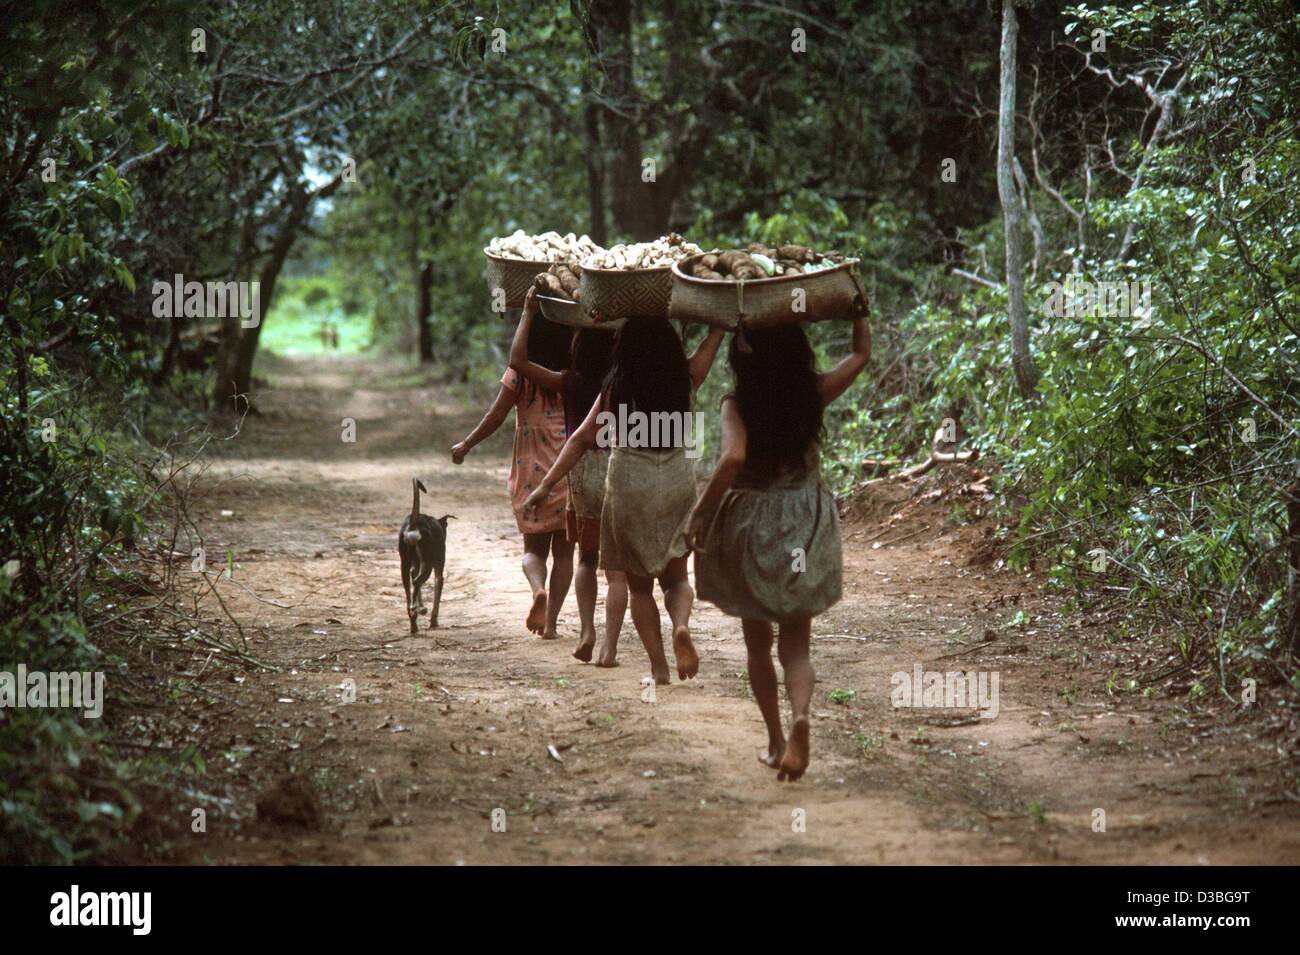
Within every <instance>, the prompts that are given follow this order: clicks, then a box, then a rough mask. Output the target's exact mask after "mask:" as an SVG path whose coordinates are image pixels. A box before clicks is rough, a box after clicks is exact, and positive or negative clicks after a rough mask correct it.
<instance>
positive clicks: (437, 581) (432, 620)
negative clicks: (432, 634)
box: [429, 574, 442, 630]
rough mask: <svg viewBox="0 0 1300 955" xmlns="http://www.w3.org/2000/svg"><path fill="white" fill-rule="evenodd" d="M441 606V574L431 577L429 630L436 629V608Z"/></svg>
mask: <svg viewBox="0 0 1300 955" xmlns="http://www.w3.org/2000/svg"><path fill="white" fill-rule="evenodd" d="M441 604H442V574H434V575H433V609H432V610H430V611H429V629H430V630H437V629H438V607H439V605H441Z"/></svg>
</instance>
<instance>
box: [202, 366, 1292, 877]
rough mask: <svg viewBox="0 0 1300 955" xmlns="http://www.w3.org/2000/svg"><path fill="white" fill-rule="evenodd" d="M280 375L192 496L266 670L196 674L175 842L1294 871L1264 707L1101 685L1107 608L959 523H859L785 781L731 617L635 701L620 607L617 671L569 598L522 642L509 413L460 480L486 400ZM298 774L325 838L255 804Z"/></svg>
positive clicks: (449, 857)
mask: <svg viewBox="0 0 1300 955" xmlns="http://www.w3.org/2000/svg"><path fill="white" fill-rule="evenodd" d="M267 373H268V374H269V376H270V378H271V384H272V387H271V388H270V389H269V390H267V391H264V392H263V393H262V395H261V399H260V401H261V407H262V408H263V409H264V414H263V415H262V416H260V417H258V418H256V419H252V420H250V421H249V422H247V423H246V426H245V428H244V431H243V433H242V434H241V435H240V436H239V437H238V438H236V439H234V440H233V441H230V442H227V443H226V444H225V445H223V447H222V449H221V450H220V452H219V456H218V457H217V458H216V460H215V461H214V463H213V465H212V467H211V468H210V470H209V472H208V475H207V480H206V482H205V483H206V489H207V497H206V498H205V500H204V502H203V504H202V513H203V517H204V520H205V528H206V533H207V538H208V550H209V553H218V552H221V553H224V552H225V550H226V549H227V548H229V549H230V551H231V552H232V553H233V559H234V580H233V581H223V582H222V583H221V584H220V592H221V594H222V596H223V598H224V599H225V601H226V603H227V605H228V606H229V607H230V609H231V611H232V612H233V613H234V614H235V615H236V616H237V617H238V618H239V619H240V620H241V622H242V623H243V625H244V628H245V632H246V633H247V634H248V636H249V638H250V652H251V653H253V654H254V655H255V656H257V657H258V658H260V659H262V660H264V661H266V662H267V663H269V664H272V665H273V666H275V667H276V670H275V671H273V672H268V671H264V670H258V669H256V668H252V667H249V668H246V669H243V670H240V671H238V672H232V671H230V670H222V671H218V670H216V669H215V668H213V669H212V671H211V675H209V676H208V677H206V679H207V681H208V682H207V683H206V684H205V685H206V687H207V689H208V692H209V695H208V697H207V699H206V700H204V701H202V704H201V705H197V706H195V707H193V708H192V709H191V712H190V715H192V717H193V719H194V720H195V725H199V726H203V727H206V729H204V730H203V733H202V735H204V736H205V738H206V739H207V743H206V745H205V747H204V749H205V758H206V763H207V768H206V772H205V774H204V775H203V777H201V780H202V781H201V783H200V784H198V785H199V789H198V790H196V792H195V793H194V794H192V795H193V801H194V803H195V805H205V806H208V807H209V810H208V811H209V816H208V827H207V830H208V831H207V832H206V833H203V834H194V835H192V836H188V837H187V838H184V839H182V840H181V841H180V843H179V844H178V846H177V850H176V852H177V854H178V855H179V856H180V857H183V858H186V859H190V860H195V861H212V862H220V863H226V862H330V863H353V862H356V863H435V864H436V863H459V862H464V863H469V864H479V863H541V862H605V863H622V862H634V863H666V862H682V863H754V862H758V863H762V862H778V863H789V862H807V863H1037V862H1119V861H1128V862H1146V861H1153V862H1184V863H1195V862H1209V863H1226V862H1291V863H1294V862H1297V861H1300V825H1298V820H1300V812H1298V810H1300V806H1297V805H1296V803H1294V802H1292V801H1290V800H1288V799H1287V798H1285V797H1284V796H1279V795H1278V793H1279V789H1278V787H1277V785H1276V781H1277V778H1278V776H1279V773H1281V772H1282V771H1283V769H1285V768H1286V766H1287V765H1288V760H1289V758H1290V756H1291V755H1292V754H1293V749H1289V748H1288V747H1294V740H1293V739H1286V738H1284V737H1285V735H1286V726H1287V723H1286V720H1285V718H1284V717H1285V714H1284V713H1283V710H1282V708H1281V706H1280V704H1279V705H1278V707H1277V709H1278V712H1277V714H1276V715H1275V716H1272V717H1270V718H1269V720H1271V721H1272V723H1278V721H1281V722H1280V723H1278V725H1279V727H1280V729H1279V730H1278V732H1277V733H1275V734H1274V736H1273V737H1270V736H1269V735H1268V732H1264V733H1263V734H1261V733H1260V732H1259V730H1258V727H1259V726H1260V725H1261V721H1260V720H1258V719H1256V720H1254V721H1245V720H1244V718H1243V717H1241V716H1240V715H1234V712H1233V711H1232V710H1231V709H1230V708H1224V707H1219V708H1218V709H1211V710H1208V711H1193V710H1189V709H1188V708H1187V707H1186V706H1184V705H1183V704H1181V703H1177V702H1175V701H1174V700H1172V699H1169V698H1165V697H1159V698H1157V697H1156V696H1151V697H1144V696H1142V695H1141V694H1126V695H1123V696H1113V695H1108V694H1107V692H1106V690H1105V681H1106V679H1107V677H1108V676H1109V675H1110V674H1109V672H1108V671H1107V668H1106V664H1105V663H1104V658H1105V654H1106V653H1107V652H1108V647H1109V644H1107V643H1106V641H1105V640H1104V633H1105V628H1104V627H1089V626H1086V623H1087V620H1086V618H1085V619H1084V621H1083V622H1082V623H1083V624H1085V625H1080V621H1078V620H1074V621H1061V620H1058V619H1057V618H1056V617H1055V616H1054V615H1052V613H1051V606H1050V603H1049V602H1048V601H1046V600H1044V599H1043V598H1042V597H1041V596H1040V595H1039V594H1038V592H1037V588H1036V585H1035V584H1034V583H1033V582H1032V581H1031V580H1028V579H1026V578H1025V577H1023V576H1016V575H1013V574H1010V573H1009V572H1005V571H1003V572H1000V573H993V572H992V571H991V570H989V569H988V568H985V569H978V568H974V567H970V566H966V563H967V561H966V556H965V555H966V553H967V550H968V548H967V547H966V545H967V544H968V543H969V537H970V535H971V534H974V533H977V532H976V531H975V530H974V529H972V528H965V529H962V530H956V529H951V528H950V529H948V530H935V531H927V532H925V533H921V534H918V535H916V536H913V537H911V538H910V539H908V540H906V541H901V542H898V543H895V544H886V545H885V546H878V547H873V546H872V544H873V543H874V544H880V543H881V542H882V541H889V540H892V539H894V538H895V537H896V533H895V532H892V531H891V532H889V533H887V534H884V535H881V534H880V528H879V527H878V526H876V525H869V524H851V523H850V524H846V526H845V534H846V568H845V571H846V579H845V599H844V600H843V601H842V602H841V604H839V605H838V606H837V607H836V608H834V610H833V611H832V612H830V613H829V614H827V615H826V616H825V617H824V618H822V619H820V620H819V621H818V622H817V623H816V625H815V627H814V638H815V639H814V663H815V665H816V668H817V672H818V677H819V683H818V688H817V693H816V695H815V698H814V730H813V732H814V740H813V742H814V761H813V764H812V768H811V771H810V773H809V775H808V776H807V777H806V779H805V780H804V781H803V782H800V783H798V784H795V785H782V784H778V783H777V782H776V781H775V778H774V774H773V773H772V772H771V771H770V770H768V769H766V768H764V767H763V766H761V765H760V764H759V763H758V762H757V760H756V758H755V757H756V754H757V752H758V750H759V747H760V746H761V745H762V743H763V739H764V735H763V731H762V724H761V721H760V719H759V716H758V712H757V709H756V708H755V707H754V705H753V703H752V702H751V700H750V699H749V698H748V688H747V683H746V678H745V673H744V669H745V658H744V648H743V644H742V641H741V639H740V634H739V626H738V624H737V622H736V621H733V620H730V619H728V618H726V617H724V616H722V615H721V614H720V613H718V612H717V611H716V610H714V609H713V608H711V607H709V606H707V605H697V612H696V616H695V618H694V627H693V629H694V631H695V633H696V637H697V641H698V645H699V647H700V649H701V652H702V657H703V663H702V667H701V672H700V678H699V679H698V680H696V681H693V682H692V683H689V684H679V683H674V684H673V685H672V686H670V687H663V688H660V689H659V691H658V693H657V699H656V701H655V702H654V703H652V704H651V703H645V702H642V700H641V691H642V687H641V685H640V682H639V681H640V677H641V676H642V675H643V674H644V673H645V672H646V670H647V667H646V665H645V656H644V653H643V651H642V650H641V647H640V643H639V641H638V640H637V638H636V635H635V632H634V631H633V630H632V627H631V623H630V621H629V622H628V623H627V624H626V625H625V627H624V630H623V637H622V641H621V643H620V650H619V656H620V660H621V662H622V666H620V667H619V668H617V669H614V670H601V669H597V668H595V667H591V666H586V665H582V664H579V663H578V662H577V661H575V660H574V659H572V657H571V656H570V655H569V654H570V652H571V650H572V643H573V638H574V636H575V631H576V608H574V606H573V604H572V596H570V600H569V603H568V604H567V605H566V607H565V611H564V614H563V616H562V618H561V625H562V632H563V634H564V639H562V640H561V641H558V642H543V641H541V640H539V639H537V638H535V637H533V636H532V635H530V634H528V633H526V632H525V630H524V628H523V626H522V622H523V618H524V614H525V611H526V609H527V605H528V601H527V596H528V594H527V588H526V586H525V584H524V581H523V577H522V574H521V573H520V571H519V557H520V549H521V545H520V541H519V538H518V534H517V532H516V530H515V526H514V521H513V518H512V516H511V513H510V509H509V505H508V502H507V499H506V493H505V480H506V474H507V471H508V461H507V455H508V451H509V446H510V431H511V427H510V426H507V427H504V428H503V429H502V430H501V432H500V433H499V434H498V435H497V436H496V437H495V438H494V439H493V440H492V441H490V442H488V443H487V444H486V445H484V446H482V447H481V448H479V449H478V450H477V451H476V452H475V453H474V454H473V455H471V457H470V458H469V460H468V461H467V462H466V463H465V465H463V466H462V467H459V468H457V467H454V466H452V465H451V464H450V462H449V460H448V458H447V453H446V449H447V448H448V447H450V445H451V444H452V443H453V441H454V440H455V439H457V438H459V437H460V436H462V435H463V434H464V433H465V432H466V431H467V430H468V429H469V427H470V426H471V425H472V423H473V422H474V420H476V417H477V412H478V410H479V409H466V408H464V407H462V406H460V405H459V404H457V403H455V402H452V401H450V400H449V399H448V398H447V397H446V396H445V393H444V392H442V391H439V390H435V389H433V388H430V387H427V386H422V385H421V384H420V383H419V382H418V380H416V379H415V378H414V377H412V374H411V373H409V372H407V371H405V370H404V369H403V368H401V367H400V366H398V365H396V364H384V363H381V362H378V361H374V360H368V359H350V360H348V359H331V360H329V361H324V360H305V359H304V360H295V361H283V360H281V361H277V362H275V363H273V364H270V365H269V366H268V372H267ZM344 418H352V419H354V420H355V422H356V441H355V443H346V442H344V441H343V440H342V437H341V436H342V431H343V427H342V420H343V419H344ZM417 474H418V475H420V476H422V477H423V479H424V481H425V483H426V484H427V485H428V487H429V489H430V492H431V494H430V499H429V500H427V502H426V507H427V509H428V510H429V511H430V512H432V513H435V514H441V513H444V512H450V513H453V514H455V515H456V516H457V519H456V520H455V521H453V522H452V523H451V531H450V541H449V545H448V551H449V557H448V571H447V587H446V591H445V593H444V598H443V605H442V623H443V627H442V628H441V629H439V630H437V631H433V632H429V631H427V630H423V629H422V630H421V632H420V633H419V635H418V636H410V635H408V634H407V633H406V630H407V625H406V618H405V613H404V608H403V597H402V588H401V585H400V581H399V577H398V569H397V568H398V564H397V556H396V551H395V537H396V528H397V526H398V523H399V522H400V520H401V518H402V515H403V514H404V513H405V511H406V509H407V507H408V506H409V482H410V478H411V477H412V476H413V475H417ZM223 512H230V513H228V514H223ZM873 537H874V538H875V540H874V541H872V540H871V538H873ZM964 548H966V549H964ZM602 592H603V582H602ZM254 594H255V595H256V596H254ZM209 610H210V611H211V612H212V614H213V615H214V616H215V615H216V614H217V613H218V612H219V608H217V607H216V605H215V603H212V604H211V606H210V607H209ZM600 612H601V611H600V610H599V608H598V616H597V619H598V620H599V619H600ZM1017 615H1019V616H1017ZM1065 626H1073V627H1075V629H1071V630H1064V629H1062V628H1063V627H1065ZM947 654H956V655H954V656H951V657H949V658H948V659H942V657H943V656H944V655H947ZM918 663H919V664H923V665H924V666H925V668H926V669H927V670H948V669H955V668H962V667H972V668H978V669H981V670H985V671H997V672H998V673H999V675H1000V681H1001V682H1000V701H999V702H1000V712H999V715H998V717H997V718H996V719H992V720H977V719H974V720H973V719H971V718H970V715H971V711H970V710H934V709H897V710H896V709H894V708H892V707H891V705H890V690H891V683H890V677H891V675H892V674H893V673H895V672H899V671H901V672H905V673H909V674H910V673H911V672H912V670H913V667H914V665H916V664H918ZM349 684H350V685H353V686H355V690H356V693H355V697H356V698H355V701H354V702H346V701H345V699H346V695H347V693H348V686H349ZM836 691H849V692H836ZM1266 696H1267V694H1261V704H1259V705H1268V703H1267V700H1266V699H1265V697H1266ZM837 701H838V702H837ZM1269 720H1264V721H1262V725H1264V726H1265V727H1266V729H1267V727H1268V726H1269V725H1272V724H1271V723H1270V722H1269ZM1247 723H1249V727H1250V728H1249V730H1248V728H1247ZM1247 738H1248V739H1249V741H1250V745H1245V744H1243V742H1242V741H1243V740H1244V739H1247ZM548 747H554V749H555V754H554V755H552V754H551V753H550V752H549V751H548ZM1270 754H1271V755H1270ZM555 756H558V759H557V758H555ZM288 770H292V771H294V772H296V773H298V774H299V775H300V776H302V777H305V778H306V779H307V780H309V781H310V783H311V784H312V787H313V788H314V789H315V791H317V792H318V793H319V794H320V800H321V806H322V808H323V811H324V823H323V825H322V826H321V827H319V828H310V827H308V828H301V829H299V828H294V827H290V826H285V825H278V824H273V823H270V822H268V821H267V820H265V819H259V818H258V813H257V811H256V809H255V804H256V799H257V796H258V794H259V793H263V792H265V791H266V790H267V789H268V787H270V786H271V784H272V782H273V781H274V780H275V779H277V778H279V777H281V776H282V775H283V774H284V773H285V772H286V771H288ZM1292 785H1293V784H1292ZM497 809H501V810H504V813H505V821H506V825H505V829H506V831H505V832H495V831H493V825H492V815H493V811H494V810H497ZM1096 809H1104V810H1105V813H1106V831H1105V832H1104V833H1097V832H1094V831H1093V827H1092V820H1093V814H1094V810H1096ZM177 811H178V812H188V809H187V808H186V807H183V806H181V807H177ZM187 818H188V817H187ZM801 821H802V823H803V824H802V826H801V825H799V823H800V822H801ZM796 830H801V831H796Z"/></svg>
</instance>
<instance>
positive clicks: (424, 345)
mask: <svg viewBox="0 0 1300 955" xmlns="http://www.w3.org/2000/svg"><path fill="white" fill-rule="evenodd" d="M432 294H433V263H432V262H425V263H424V265H423V266H422V267H421V269H420V271H419V274H418V275H417V276H416V279H415V327H416V330H417V331H418V333H419V337H420V364H422V365H428V364H431V363H432V362H433V326H432V324H431V323H430V321H429V315H430V313H431V312H432V311H433V307H432V303H431V298H432Z"/></svg>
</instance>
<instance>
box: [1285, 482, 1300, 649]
mask: <svg viewBox="0 0 1300 955" xmlns="http://www.w3.org/2000/svg"><path fill="white" fill-rule="evenodd" d="M1284 496H1285V498H1286V525H1287V548H1286V556H1287V585H1288V588H1289V593H1288V595H1287V596H1288V597H1289V598H1290V600H1289V601H1288V607H1287V620H1286V636H1287V638H1288V644H1289V646H1290V649H1291V656H1292V657H1294V658H1295V659H1297V660H1300V481H1298V482H1296V483H1295V484H1292V485H1291V486H1290V487H1289V488H1288V489H1287V490H1286V492H1285V495H1284Z"/></svg>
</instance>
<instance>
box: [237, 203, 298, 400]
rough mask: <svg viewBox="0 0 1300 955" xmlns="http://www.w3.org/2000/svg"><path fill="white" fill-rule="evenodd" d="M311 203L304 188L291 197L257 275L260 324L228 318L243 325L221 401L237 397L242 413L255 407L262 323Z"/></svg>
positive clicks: (269, 308) (258, 317) (258, 322)
mask: <svg viewBox="0 0 1300 955" xmlns="http://www.w3.org/2000/svg"><path fill="white" fill-rule="evenodd" d="M310 205H311V197H310V196H309V195H308V194H307V193H306V192H303V191H298V192H297V193H295V194H294V195H293V196H292V197H291V198H290V200H289V209H288V212H287V213H286V215H285V218H284V221H283V222H282V223H281V224H280V229H279V231H278V232H277V233H276V235H275V241H274V242H273V243H272V244H271V250H270V251H269V252H268V253H267V258H266V262H265V263H264V264H263V265H262V270H261V271H260V272H259V273H258V276H257V281H258V305H259V309H258V315H257V319H258V321H257V324H255V325H251V326H249V327H247V328H244V327H242V325H240V320H239V319H238V318H234V319H230V318H227V319H226V320H225V322H226V325H227V327H230V326H232V325H240V328H239V332H238V336H239V337H238V340H237V341H236V342H235V345H234V349H233V351H232V354H231V357H230V367H229V371H228V373H227V374H226V375H224V376H223V378H224V380H223V381H220V382H218V390H219V391H221V390H224V391H225V393H224V394H223V395H221V398H220V402H221V404H224V403H225V402H226V401H231V400H233V401H234V402H235V412H236V413H237V414H242V413H243V412H245V411H246V410H249V409H250V408H251V406H252V398H251V394H252V390H253V360H254V359H255V358H256V357H257V343H258V339H259V338H260V336H261V334H262V324H263V321H264V320H265V318H266V314H267V312H269V311H270V310H271V301H272V299H273V298H274V296H275V286H276V283H277V282H278V281H279V280H280V270H281V269H283V268H284V262H285V259H287V258H288V257H289V250H290V249H292V248H293V243H294V242H295V240H297V238H298V230H299V229H300V228H301V227H302V223H303V220H304V219H305V218H306V214H307V209H308V208H309V207H310ZM218 407H220V404H219V405H218Z"/></svg>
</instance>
